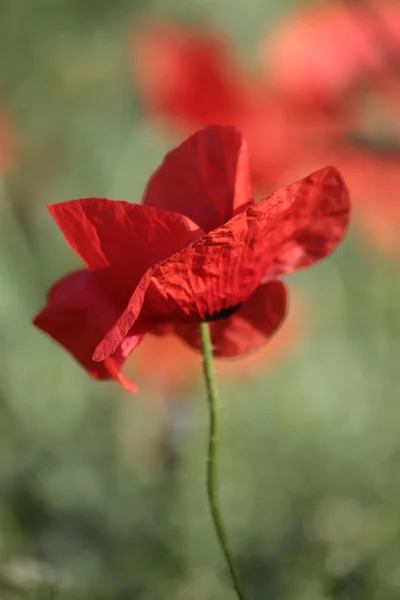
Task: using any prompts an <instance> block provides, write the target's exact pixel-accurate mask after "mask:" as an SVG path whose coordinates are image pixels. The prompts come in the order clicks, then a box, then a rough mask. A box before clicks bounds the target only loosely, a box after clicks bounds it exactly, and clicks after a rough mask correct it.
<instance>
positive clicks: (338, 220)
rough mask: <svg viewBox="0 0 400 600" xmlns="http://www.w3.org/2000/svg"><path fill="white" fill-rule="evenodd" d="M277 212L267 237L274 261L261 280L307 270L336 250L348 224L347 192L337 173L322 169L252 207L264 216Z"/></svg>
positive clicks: (327, 168)
mask: <svg viewBox="0 0 400 600" xmlns="http://www.w3.org/2000/svg"><path fill="white" fill-rule="evenodd" d="M285 206H286V208H285ZM276 209H278V210H279V211H280V212H281V218H280V219H279V223H277V224H276V226H275V227H274V229H273V230H271V231H270V233H269V242H270V243H269V249H270V253H271V257H273V261H272V263H271V266H270V267H269V268H268V269H267V270H266V275H265V277H264V280H268V279H271V278H275V277H277V276H281V275H285V274H288V273H293V272H294V271H297V270H298V269H302V268H304V267H309V266H311V265H313V264H314V263H316V262H318V261H319V260H322V259H323V258H326V257H327V256H329V255H330V254H331V253H332V252H333V251H334V250H335V249H336V247H337V246H338V244H339V243H340V241H341V240H342V239H343V237H344V235H345V233H346V231H347V227H348V224H349V220H350V199H349V192H348V189H347V187H346V185H345V183H344V181H343V179H342V177H341V175H340V173H339V172H338V171H337V170H336V169H335V168H334V167H325V168H324V169H320V170H319V171H315V172H314V173H312V174H311V175H309V176H308V177H304V178H303V179H301V180H300V181H298V182H296V183H293V184H292V185H288V186H286V187H284V188H282V189H280V190H278V191H277V192H275V194H273V195H272V196H271V197H270V198H266V199H264V200H261V202H259V203H258V204H257V205H256V206H255V207H254V211H255V212H260V213H267V214H268V212H271V211H275V210H276ZM282 209H283V211H282Z"/></svg>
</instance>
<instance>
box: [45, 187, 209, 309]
mask: <svg viewBox="0 0 400 600" xmlns="http://www.w3.org/2000/svg"><path fill="white" fill-rule="evenodd" d="M48 209H49V212H50V214H51V215H52V217H53V219H54V220H55V222H56V223H57V225H58V227H59V228H60V229H61V231H62V233H63V234H64V237H65V239H66V240H67V242H68V243H69V244H70V246H71V247H72V248H73V249H74V250H75V252H76V253H77V254H78V255H79V256H80V257H81V259H82V260H83V261H84V262H85V263H86V265H87V267H88V269H89V270H97V269H105V268H108V269H107V271H104V273H107V276H108V277H110V278H112V284H113V285H112V286H111V285H110V288H111V287H115V288H117V289H118V291H119V292H122V296H124V299H125V300H126V299H127V297H128V298H129V296H130V295H131V294H132V292H133V291H134V289H135V287H136V285H137V283H138V282H139V280H140V278H141V276H142V275H143V273H144V272H145V271H146V270H147V269H148V268H149V267H150V266H151V265H153V264H154V263H157V262H158V261H160V260H164V259H165V258H167V257H168V256H171V255H173V254H174V253H175V252H177V251H178V250H180V249H181V248H183V247H184V246H186V245H187V244H189V243H190V242H192V241H194V240H195V239H197V238H198V237H199V235H201V234H202V233H203V232H202V231H200V230H199V227H198V226H197V225H195V224H194V223H193V222H192V221H190V219H188V218H187V217H185V216H183V215H179V214H176V213H173V212H169V211H165V210H159V209H157V208H153V207H150V206H141V205H139V204H131V203H129V202H124V201H118V200H107V199H105V198H84V199H81V200H71V201H70V202H62V203H60V204H53V205H50V206H49V207H48Z"/></svg>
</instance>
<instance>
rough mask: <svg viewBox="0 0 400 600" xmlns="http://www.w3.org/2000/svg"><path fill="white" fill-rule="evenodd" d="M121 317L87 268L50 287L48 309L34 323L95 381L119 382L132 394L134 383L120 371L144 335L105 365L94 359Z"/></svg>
mask: <svg viewBox="0 0 400 600" xmlns="http://www.w3.org/2000/svg"><path fill="white" fill-rule="evenodd" d="M119 314H120V310H119V308H118V306H116V305H115V304H114V303H113V302H112V301H111V300H110V299H109V298H108V297H107V296H106V295H105V294H104V292H103V290H102V288H101V287H100V286H99V285H98V282H97V281H96V278H95V275H94V274H93V273H90V272H89V271H87V270H86V269H84V270H81V271H75V272H74V273H70V274H69V275H66V276H65V277H63V278H62V279H60V280H59V281H58V282H57V283H56V284H55V285H54V286H53V287H52V288H51V290H50V292H49V293H48V296H47V304H46V306H45V307H44V308H43V310H42V311H41V312H40V313H39V314H38V315H37V316H36V317H35V319H34V321H33V323H34V325H36V327H38V328H39V329H41V330H42V331H44V332H45V333H47V335H49V336H50V337H52V338H53V339H54V340H55V341H56V342H58V343H59V344H61V345H62V346H64V348H65V349H66V350H68V352H70V353H71V354H72V355H73V356H74V358H75V359H76V360H77V361H78V362H79V363H80V364H81V365H82V366H83V367H84V368H85V369H86V371H87V372H88V373H89V374H90V375H91V376H92V377H93V378H95V379H116V380H117V381H119V382H120V383H121V384H122V385H123V386H124V387H125V388H127V389H128V390H129V391H136V386H135V384H134V383H133V382H131V381H129V380H128V379H126V378H124V377H123V376H122V375H121V373H120V370H121V368H122V365H123V364H124V362H125V360H126V359H127V357H128V356H129V354H130V353H131V352H132V351H133V349H134V348H135V347H136V346H137V345H138V344H139V342H140V341H141V338H142V336H141V335H132V336H130V337H129V338H128V337H127V338H125V340H124V343H123V344H122V345H120V346H119V347H118V351H117V352H116V353H115V354H114V355H112V356H110V357H108V358H107V360H105V361H104V362H94V361H93V360H92V354H93V351H94V349H95V348H96V345H97V344H98V343H99V341H100V340H101V339H102V338H103V337H104V335H105V334H106V333H107V331H108V330H109V329H110V327H112V325H113V324H114V322H115V321H116V320H117V318H118V316H119Z"/></svg>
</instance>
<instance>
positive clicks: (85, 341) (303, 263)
mask: <svg viewBox="0 0 400 600" xmlns="http://www.w3.org/2000/svg"><path fill="white" fill-rule="evenodd" d="M49 210H50V213H51V215H52V216H53V218H54V219H55V221H56V223H57V225H58V226H59V228H60V229H61V231H62V232H63V234H64V236H65V238H66V240H67V241H68V242H69V244H70V245H71V246H72V248H73V249H74V250H75V251H76V252H77V254H78V255H79V256H80V257H81V259H82V260H83V261H84V263H85V264H86V267H87V268H86V269H83V270H81V271H78V272H75V273H72V274H70V275H67V276H66V277H64V278H63V279H61V280H60V281H59V282H58V283H56V285H55V286H54V287H53V288H52V290H51V291H50V293H49V295H48V301H47V305H46V307H45V308H44V309H43V310H42V311H41V312H40V313H39V314H38V315H37V317H36V318H35V320H34V323H35V325H36V326H37V327H39V328H40V329H42V330H43V331H45V332H46V333H48V334H49V335H50V336H52V337H53V338H54V339H55V340H57V341H58V342H59V343H61V344H62V345H63V346H65V347H66V348H67V350H69V351H70V352H71V353H72V354H73V355H74V356H75V358H76V359H77V360H78V361H79V362H81V364H82V365H83V366H84V367H85V368H86V369H87V370H88V372H89V373H90V374H91V375H92V376H94V377H96V378H100V379H104V378H108V377H114V378H116V379H118V380H119V381H120V382H121V383H122V384H123V385H125V386H126V387H128V388H130V389H134V387H135V386H134V385H133V384H130V383H129V382H127V381H126V380H125V379H124V378H123V377H122V375H121V374H120V370H121V366H122V364H123V362H124V361H125V359H126V358H127V356H128V355H129V354H130V353H131V352H132V351H133V350H134V348H135V347H136V346H137V345H138V344H139V343H140V341H141V339H142V337H143V336H144V334H145V333H148V332H151V331H152V330H156V331H157V333H159V334H166V333H169V332H172V331H175V333H177V334H178V335H179V336H181V337H182V338H183V339H184V340H185V341H186V342H187V343H188V344H189V345H191V346H192V347H194V348H198V347H199V335H198V323H199V322H200V321H208V322H209V323H210V326H211V333H212V341H213V344H214V354H215V355H216V356H225V357H233V356H240V355H242V354H245V353H247V352H249V351H251V350H254V349H255V348H257V347H259V346H261V345H262V344H263V343H264V342H265V341H266V340H268V339H269V338H270V337H271V336H272V335H273V333H274V332H275V331H276V329H277V328H278V327H279V325H280V324H281V322H282V321H283V319H284V316H285V312H286V288H285V286H284V284H283V283H281V281H280V280H279V279H278V277H280V276H281V275H285V274H287V273H291V272H293V271H296V270H297V269H300V268H302V267H307V266H310V265H312V264H313V263H315V262H317V261H318V260H320V259H322V258H324V257H326V256H328V255H329V254H330V253H331V252H332V251H333V250H334V249H335V248H336V246H337V244H338V243H339V242H340V240H341V239H342V237H343V235H344V233H345V230H346V228H347V225H348V220H349V198H348V193H347V189H346V187H345V185H344V183H343V181H342V179H341V177H340V175H339V173H338V172H337V171H336V170H335V169H333V168H331V167H326V168H325V169H322V170H320V171H318V172H316V173H313V174H312V175H310V176H308V177H306V178H304V179H302V180H301V181H299V182H297V183H294V184H292V185H289V186H287V187H285V188H282V189H280V190H278V191H277V192H275V193H274V194H272V196H270V197H267V198H265V199H264V200H261V201H260V202H258V203H257V204H254V202H253V198H252V191H251V185H250V179H249V165H248V155H247V147H246V144H245V141H244V139H243V137H242V136H241V134H240V133H239V132H238V131H237V130H235V129H233V128H229V127H219V126H215V127H209V128H206V129H204V130H201V131H199V132H197V133H196V134H194V135H192V136H191V137H190V138H188V139H187V140H186V141H185V142H184V143H183V144H181V145H180V146H179V147H178V148H176V149H175V150H172V151H171V152H170V153H169V154H167V155H166V157H165V159H164V162H163V163H162V165H161V166H160V167H159V169H158V170H157V171H156V172H155V173H154V174H153V176H152V177H151V178H150V181H149V183H148V186H147V188H146V191H145V194H144V198H143V203H142V204H141V205H137V204H136V205H135V204H129V203H128V202H118V201H111V200H106V199H101V198H87V199H82V200H72V201H70V202H64V203H61V204H55V205H52V206H50V207H49Z"/></svg>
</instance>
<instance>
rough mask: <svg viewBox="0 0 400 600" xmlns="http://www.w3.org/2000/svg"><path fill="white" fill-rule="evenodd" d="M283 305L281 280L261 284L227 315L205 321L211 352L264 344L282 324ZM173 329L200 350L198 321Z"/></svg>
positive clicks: (234, 352) (232, 352) (238, 352)
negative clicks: (208, 328) (207, 325)
mask: <svg viewBox="0 0 400 600" xmlns="http://www.w3.org/2000/svg"><path fill="white" fill-rule="evenodd" d="M286 305H287V292H286V288H285V286H284V284H283V283H282V282H280V281H278V280H277V281H271V282H269V283H266V284H264V285H261V286H260V287H259V288H257V289H256V291H255V292H254V293H253V294H252V295H251V296H250V298H249V299H248V300H247V302H245V303H244V304H243V306H241V307H240V308H239V309H238V310H237V311H236V312H234V313H233V314H232V315H231V316H230V317H228V318H226V319H221V320H218V321H215V322H213V323H210V324H209V326H210V330H211V339H212V344H213V354H214V356H217V357H223V358H234V357H239V356H242V355H244V354H248V353H249V352H252V351H253V350H256V349H257V348H259V347H260V346H262V345H263V344H265V343H266V342H267V341H268V340H269V339H270V338H271V337H272V336H273V335H274V334H275V332H276V331H277V330H278V328H279V327H280V325H281V324H282V322H283V320H284V318H285V315H286ZM175 333H177V334H178V335H179V336H180V337H181V338H182V339H183V340H184V341H185V342H186V343H187V344H189V346H191V347H192V348H194V349H195V350H201V341H200V336H199V326H198V324H192V323H189V324H187V323H178V324H177V325H176V327H175Z"/></svg>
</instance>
